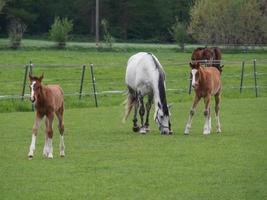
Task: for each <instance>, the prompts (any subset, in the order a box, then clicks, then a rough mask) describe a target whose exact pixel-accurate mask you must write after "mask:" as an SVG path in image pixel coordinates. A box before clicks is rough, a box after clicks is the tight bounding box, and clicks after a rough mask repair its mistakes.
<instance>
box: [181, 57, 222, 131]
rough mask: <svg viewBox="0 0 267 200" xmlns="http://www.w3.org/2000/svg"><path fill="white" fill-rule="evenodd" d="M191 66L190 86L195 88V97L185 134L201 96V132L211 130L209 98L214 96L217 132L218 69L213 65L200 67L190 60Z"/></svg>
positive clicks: (219, 128)
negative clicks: (202, 106)
mask: <svg viewBox="0 0 267 200" xmlns="http://www.w3.org/2000/svg"><path fill="white" fill-rule="evenodd" d="M190 66H191V68H192V70H191V75H192V87H193V88H194V90H195V97H194V101H193V105H192V107H191V110H190V114H189V119H188V121H187V124H186V127H185V131H184V133H185V134H189V130H190V128H191V125H192V119H193V115H194V113H195V110H196V106H197V104H198V102H199V100H200V99H201V98H202V97H203V98H204V103H205V110H204V116H205V124H204V128H203V134H210V132H211V115H210V98H211V96H214V97H215V113H216V123H217V133H220V132H221V124H220V116H219V111H220V94H221V77H220V71H219V70H218V69H217V68H215V67H202V66H200V64H199V63H198V62H191V63H190Z"/></svg>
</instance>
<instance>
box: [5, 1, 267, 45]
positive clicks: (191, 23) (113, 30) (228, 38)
mask: <svg viewBox="0 0 267 200" xmlns="http://www.w3.org/2000/svg"><path fill="white" fill-rule="evenodd" d="M95 4H96V0H75V1H73V0H57V1H54V0H0V12H1V13H0V15H1V18H0V34H1V35H2V36H3V35H8V31H9V30H8V29H9V27H10V24H12V22H13V21H14V20H15V21H19V22H21V23H22V24H23V25H24V26H22V27H23V28H25V31H26V32H25V33H26V34H27V35H34V36H35V35H37V36H41V35H46V34H47V33H48V32H49V30H50V27H51V25H52V24H53V22H54V20H55V18H56V17H60V18H68V19H69V20H72V22H73V30H72V34H73V35H83V36H84V37H86V38H91V39H92V40H93V39H94V36H95V31H96V30H95V14H96V13H95V6H96V5H95ZM1 8H2V10H1ZM99 15H100V33H101V39H103V38H104V36H105V35H104V34H107V33H108V34H109V36H112V38H115V41H150V42H173V41H176V42H177V43H179V45H180V46H181V47H183V44H184V43H188V42H191V43H192V42H199V43H203V44H215V43H217V44H218V43H220V44H260V43H265V44H266V43H267V0H235V1H233V0H217V1H214V0H99ZM101 21H102V22H103V23H102V25H103V24H104V27H102V26H101Z"/></svg>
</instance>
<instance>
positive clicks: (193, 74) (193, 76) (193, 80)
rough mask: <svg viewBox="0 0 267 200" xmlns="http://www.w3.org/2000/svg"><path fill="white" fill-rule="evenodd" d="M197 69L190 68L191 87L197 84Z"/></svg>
mask: <svg viewBox="0 0 267 200" xmlns="http://www.w3.org/2000/svg"><path fill="white" fill-rule="evenodd" d="M197 72H198V71H197V69H192V71H191V74H192V87H193V88H196V87H197V86H198V81H197V77H196V76H197Z"/></svg>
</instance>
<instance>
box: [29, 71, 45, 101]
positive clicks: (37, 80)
mask: <svg viewBox="0 0 267 200" xmlns="http://www.w3.org/2000/svg"><path fill="white" fill-rule="evenodd" d="M43 77H44V74H42V75H41V76H40V77H37V76H32V75H31V74H29V79H30V100H31V102H32V103H34V102H35V101H36V99H37V95H38V94H39V93H40V91H41V89H42V80H43Z"/></svg>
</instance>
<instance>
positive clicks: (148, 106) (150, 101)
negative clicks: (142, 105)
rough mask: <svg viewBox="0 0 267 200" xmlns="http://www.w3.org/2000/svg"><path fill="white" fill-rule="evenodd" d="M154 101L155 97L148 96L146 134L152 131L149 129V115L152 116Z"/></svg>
mask: <svg viewBox="0 0 267 200" xmlns="http://www.w3.org/2000/svg"><path fill="white" fill-rule="evenodd" d="M152 101H153V95H148V101H147V103H146V122H145V130H146V132H149V131H150V128H149V114H150V109H151V105H152Z"/></svg>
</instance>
